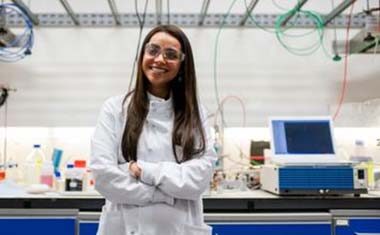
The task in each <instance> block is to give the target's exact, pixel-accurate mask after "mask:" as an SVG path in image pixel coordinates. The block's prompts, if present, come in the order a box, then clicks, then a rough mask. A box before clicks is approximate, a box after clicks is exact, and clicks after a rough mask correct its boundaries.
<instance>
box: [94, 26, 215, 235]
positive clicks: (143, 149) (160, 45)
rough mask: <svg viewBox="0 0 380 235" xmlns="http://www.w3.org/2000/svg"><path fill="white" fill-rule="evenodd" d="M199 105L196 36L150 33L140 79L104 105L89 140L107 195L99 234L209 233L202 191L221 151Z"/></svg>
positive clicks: (165, 30)
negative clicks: (216, 149) (217, 151)
mask: <svg viewBox="0 0 380 235" xmlns="http://www.w3.org/2000/svg"><path fill="white" fill-rule="evenodd" d="M206 117H207V115H206V113H205V110H204V109H203V108H200V107H199V105H198V97H197V93H196V75H195V69H194V60H193V54H192V50H191V46H190V42H189V40H188V39H187V37H186V35H185V34H184V33H183V32H182V31H181V30H180V29H179V28H178V27H175V26H171V25H169V26H167V25H166V26H158V27H156V28H154V29H153V30H151V31H150V32H149V33H148V35H147V36H146V38H145V40H144V42H143V44H142V50H141V52H140V56H139V61H138V72H137V82H136V86H135V88H134V90H133V91H132V92H131V93H129V94H127V95H126V96H124V97H123V96H119V97H113V98H110V99H108V100H107V101H106V102H105V104H104V105H103V108H102V111H101V113H100V116H99V119H98V123H97V126H96V129H95V133H94V136H93V138H92V143H91V152H92V153H91V161H90V167H91V170H92V172H93V174H94V177H95V187H96V189H97V190H98V191H99V192H100V193H101V194H102V195H103V196H104V197H105V198H106V204H105V206H104V207H103V210H102V215H101V218H100V224H99V230H98V235H124V234H135V235H137V234H138V235H179V234H180V235H182V234H183V235H190V234H191V235H210V234H211V228H210V227H209V226H207V225H205V224H204V222H203V207H202V197H201V195H202V193H203V192H204V190H206V188H207V187H208V185H209V182H210V180H211V176H212V172H213V165H214V163H215V161H216V154H215V152H214V150H213V142H212V138H211V137H210V135H209V127H208V125H207V123H206Z"/></svg>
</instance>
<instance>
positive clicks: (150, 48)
mask: <svg viewBox="0 0 380 235" xmlns="http://www.w3.org/2000/svg"><path fill="white" fill-rule="evenodd" d="M145 54H146V55H149V56H152V57H157V56H159V55H160V54H162V57H163V58H164V59H165V60H168V61H183V60H184V59H185V54H184V53H182V51H177V50H175V49H173V48H165V49H162V48H161V47H160V46H159V45H157V44H154V43H148V44H146V45H145Z"/></svg>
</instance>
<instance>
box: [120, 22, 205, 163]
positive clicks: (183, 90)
mask: <svg viewBox="0 0 380 235" xmlns="http://www.w3.org/2000/svg"><path fill="white" fill-rule="evenodd" d="M158 32H164V33H167V34H169V35H171V36H173V37H174V38H176V39H177V40H178V41H179V42H180V44H181V49H182V52H183V53H184V54H185V60H184V61H182V63H181V66H180V69H179V72H178V74H177V76H176V77H175V78H174V79H173V80H172V81H171V83H170V92H171V95H172V96H173V99H172V100H173V107H174V125H173V133H172V150H173V153H174V156H175V159H176V161H177V162H178V163H180V162H184V161H187V160H190V159H192V158H193V157H194V156H195V155H197V154H201V153H203V152H204V151H205V145H206V144H205V134H204V130H203V125H202V121H201V115H200V109H199V105H198V96H197V89H196V88H197V86H196V74H195V68H194V59H193V52H192V49H191V46H190V42H189V39H188V38H187V37H186V35H185V34H184V33H183V31H182V30H181V29H179V28H178V27H176V26H173V25H160V26H157V27H155V28H154V29H152V30H151V31H150V32H149V33H148V34H147V36H146V37H145V39H144V41H143V43H142V46H141V51H140V56H139V60H138V67H137V69H138V71H137V80H136V85H135V88H134V90H133V91H132V92H130V93H129V94H127V95H126V96H125V98H124V101H123V104H125V102H126V101H127V100H130V102H129V105H128V108H127V114H126V115H127V121H126V124H125V128H124V133H123V138H122V142H121V149H122V153H123V156H124V158H125V160H126V161H131V160H133V161H136V160H137V144H138V140H139V137H140V134H141V132H142V129H143V125H144V122H145V118H146V116H147V113H148V111H149V110H148V109H149V108H148V107H149V104H148V103H149V100H148V96H147V90H148V86H149V81H148V79H147V78H146V76H145V74H144V72H143V70H142V61H143V57H144V48H145V45H146V44H147V43H148V42H149V41H150V39H151V38H152V36H153V35H154V34H156V33H158ZM123 106H124V105H123ZM176 145H179V146H181V147H182V150H183V151H182V152H183V155H182V158H181V159H179V157H178V156H177V152H176V148H175V146H176Z"/></svg>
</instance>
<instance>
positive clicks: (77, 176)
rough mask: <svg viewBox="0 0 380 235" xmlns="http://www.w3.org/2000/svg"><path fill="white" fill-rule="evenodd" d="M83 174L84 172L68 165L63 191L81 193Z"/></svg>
mask: <svg viewBox="0 0 380 235" xmlns="http://www.w3.org/2000/svg"><path fill="white" fill-rule="evenodd" d="M84 174H85V171H84V170H83V169H81V168H74V165H72V164H68V165H67V168H66V171H65V191H67V192H72V191H75V192H78V191H83V183H84V182H83V177H84Z"/></svg>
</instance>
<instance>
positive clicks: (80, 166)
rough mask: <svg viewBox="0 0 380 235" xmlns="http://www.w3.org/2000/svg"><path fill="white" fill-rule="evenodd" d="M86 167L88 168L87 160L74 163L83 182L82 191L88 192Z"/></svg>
mask: <svg viewBox="0 0 380 235" xmlns="http://www.w3.org/2000/svg"><path fill="white" fill-rule="evenodd" d="M86 166H87V163H86V160H75V161H74V167H75V171H76V172H77V175H78V176H81V177H80V179H81V180H82V191H86V190H87V184H88V178H87V169H86Z"/></svg>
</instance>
